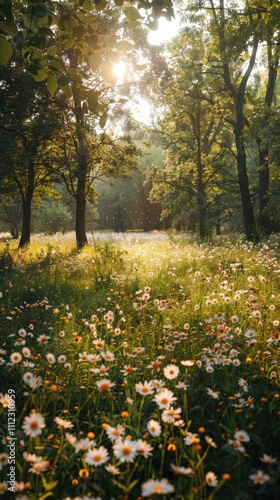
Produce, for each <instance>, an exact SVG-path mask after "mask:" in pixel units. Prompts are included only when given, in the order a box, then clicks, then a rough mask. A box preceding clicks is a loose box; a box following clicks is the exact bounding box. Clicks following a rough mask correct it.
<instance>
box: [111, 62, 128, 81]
mask: <svg viewBox="0 0 280 500" xmlns="http://www.w3.org/2000/svg"><path fill="white" fill-rule="evenodd" d="M113 67H114V73H115V75H116V77H117V79H118V80H123V79H124V76H125V72H126V66H125V63H124V62H123V61H120V62H118V63H114V66H113Z"/></svg>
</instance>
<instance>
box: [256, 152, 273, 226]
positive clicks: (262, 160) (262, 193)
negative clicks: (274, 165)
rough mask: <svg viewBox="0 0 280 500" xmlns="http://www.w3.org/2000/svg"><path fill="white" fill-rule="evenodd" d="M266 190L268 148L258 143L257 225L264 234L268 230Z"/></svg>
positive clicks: (267, 188) (267, 182)
mask: <svg viewBox="0 0 280 500" xmlns="http://www.w3.org/2000/svg"><path fill="white" fill-rule="evenodd" d="M268 191H269V162H268V148H264V149H263V148H262V147H261V143H259V211H260V214H259V225H260V229H261V231H262V232H263V233H264V234H269V232H270V229H269V228H270V225H271V222H270V217H269V214H268V213H266V209H267V206H268V196H269V195H268Z"/></svg>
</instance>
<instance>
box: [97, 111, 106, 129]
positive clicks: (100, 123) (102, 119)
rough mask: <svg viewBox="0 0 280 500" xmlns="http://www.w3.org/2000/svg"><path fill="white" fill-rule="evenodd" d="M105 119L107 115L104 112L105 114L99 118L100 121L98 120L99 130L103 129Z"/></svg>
mask: <svg viewBox="0 0 280 500" xmlns="http://www.w3.org/2000/svg"><path fill="white" fill-rule="evenodd" d="M107 118H108V115H107V113H106V112H105V113H103V115H102V116H100V119H99V125H100V127H101V128H104V127H105V125H106V122H107Z"/></svg>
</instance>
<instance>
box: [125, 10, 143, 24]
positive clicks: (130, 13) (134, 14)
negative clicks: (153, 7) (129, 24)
mask: <svg viewBox="0 0 280 500" xmlns="http://www.w3.org/2000/svg"><path fill="white" fill-rule="evenodd" d="M123 13H124V15H125V17H126V18H127V19H128V20H129V21H134V20H135V19H142V16H141V14H140V12H139V11H138V10H137V9H136V8H135V7H125V8H124V9H123Z"/></svg>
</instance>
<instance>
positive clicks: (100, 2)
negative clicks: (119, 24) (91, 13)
mask: <svg viewBox="0 0 280 500" xmlns="http://www.w3.org/2000/svg"><path fill="white" fill-rule="evenodd" d="M94 3H95V8H96V10H97V12H100V11H101V10H104V9H105V8H106V7H107V5H108V1H107V0H95V1H94Z"/></svg>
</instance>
